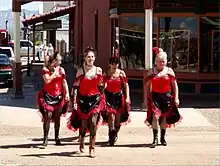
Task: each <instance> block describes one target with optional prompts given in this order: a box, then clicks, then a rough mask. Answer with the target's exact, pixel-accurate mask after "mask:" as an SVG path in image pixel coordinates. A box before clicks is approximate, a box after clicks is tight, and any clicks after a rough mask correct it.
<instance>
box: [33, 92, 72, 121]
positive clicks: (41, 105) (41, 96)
mask: <svg viewBox="0 0 220 166" xmlns="http://www.w3.org/2000/svg"><path fill="white" fill-rule="evenodd" d="M45 94H46V92H45V91H43V90H41V91H38V93H37V105H38V110H39V112H40V113H41V115H42V122H44V118H43V115H44V112H45V111H50V112H54V111H55V110H58V109H62V110H61V114H62V115H63V116H65V115H66V113H67V111H68V110H69V106H70V102H69V101H66V100H65V99H64V97H63V96H65V94H64V95H61V96H62V99H61V101H59V102H58V103H57V104H55V105H51V104H49V103H48V102H47V100H46V97H45ZM51 122H54V120H53V116H52V120H51Z"/></svg>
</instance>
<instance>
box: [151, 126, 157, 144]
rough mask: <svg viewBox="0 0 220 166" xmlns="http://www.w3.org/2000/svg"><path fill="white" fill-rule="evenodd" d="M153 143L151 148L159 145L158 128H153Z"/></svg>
mask: <svg viewBox="0 0 220 166" xmlns="http://www.w3.org/2000/svg"><path fill="white" fill-rule="evenodd" d="M153 137H154V138H153V143H152V144H151V146H150V148H155V146H157V145H158V130H155V129H153Z"/></svg>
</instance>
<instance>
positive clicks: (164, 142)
mask: <svg viewBox="0 0 220 166" xmlns="http://www.w3.org/2000/svg"><path fill="white" fill-rule="evenodd" d="M165 134H166V129H161V136H160V142H161V145H163V146H167V142H166V140H165Z"/></svg>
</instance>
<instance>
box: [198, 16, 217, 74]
mask: <svg viewBox="0 0 220 166" xmlns="http://www.w3.org/2000/svg"><path fill="white" fill-rule="evenodd" d="M219 38H220V19H219V17H201V18H200V39H201V40H200V45H201V47H200V48H201V49H200V52H201V54H200V72H203V73H205V72H219V71H220V70H219V63H220V62H219V56H220V55H219V54H220V39H219Z"/></svg>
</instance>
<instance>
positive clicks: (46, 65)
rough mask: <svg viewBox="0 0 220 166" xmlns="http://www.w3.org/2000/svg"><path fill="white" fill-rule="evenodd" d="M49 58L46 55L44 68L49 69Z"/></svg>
mask: <svg viewBox="0 0 220 166" xmlns="http://www.w3.org/2000/svg"><path fill="white" fill-rule="evenodd" d="M48 62H49V56H48V55H46V56H45V57H44V67H48V65H49V63H48Z"/></svg>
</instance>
